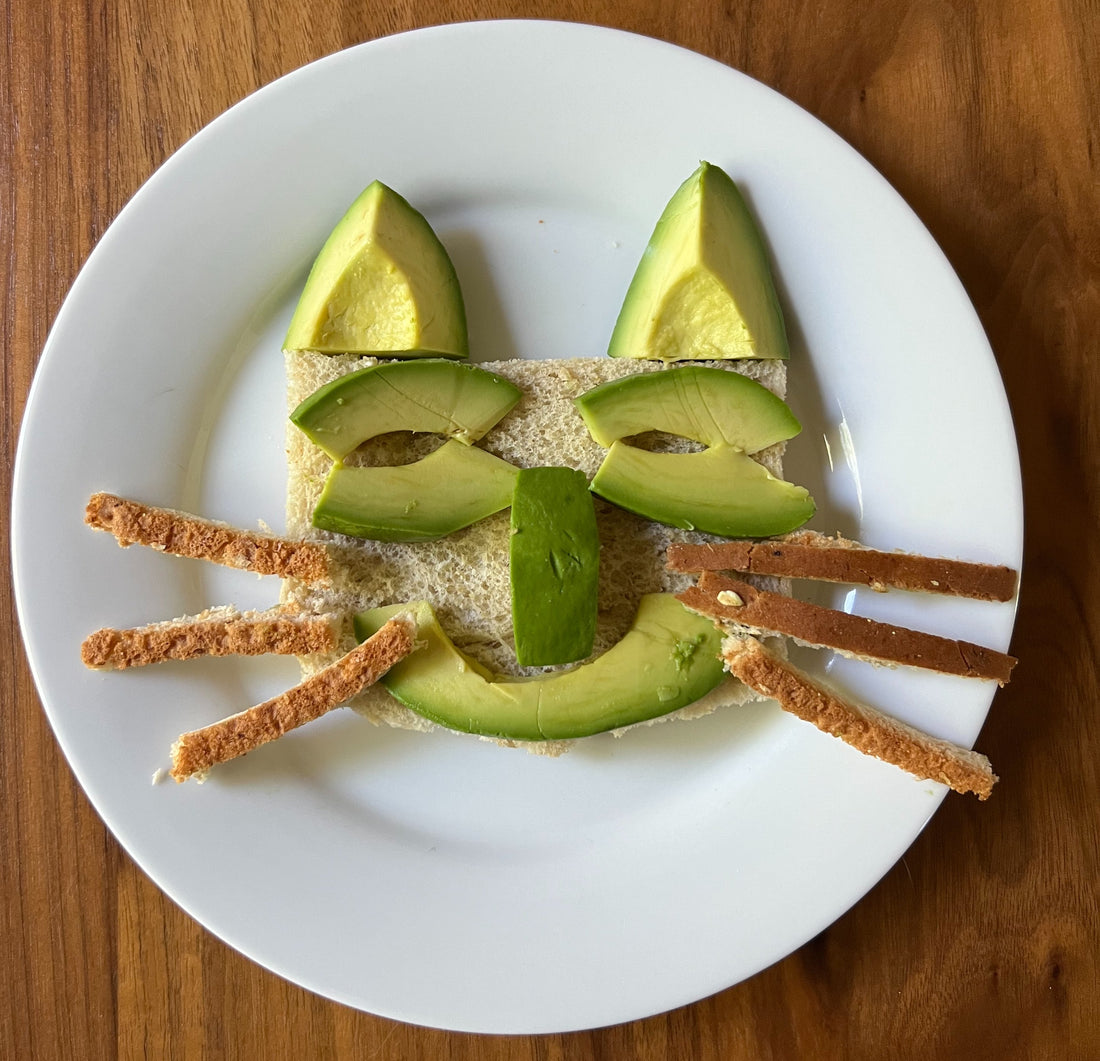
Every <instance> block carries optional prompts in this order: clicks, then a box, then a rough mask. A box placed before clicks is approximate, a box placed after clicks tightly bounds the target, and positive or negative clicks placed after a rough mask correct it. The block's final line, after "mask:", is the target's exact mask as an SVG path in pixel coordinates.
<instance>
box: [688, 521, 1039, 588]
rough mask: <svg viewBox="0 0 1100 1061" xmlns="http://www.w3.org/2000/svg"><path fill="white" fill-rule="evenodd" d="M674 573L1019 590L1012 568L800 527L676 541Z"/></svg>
mask: <svg viewBox="0 0 1100 1061" xmlns="http://www.w3.org/2000/svg"><path fill="white" fill-rule="evenodd" d="M667 559H668V566H669V568H670V569H671V570H673V571H681V572H695V571H742V572H746V573H751V574H760V575H780V576H785V577H787V578H810V579H816V580H818V581H821V582H844V583H850V584H854V585H861V586H870V587H871V588H872V589H875V590H880V591H881V590H885V589H887V588H888V587H892V588H894V589H906V590H913V591H915V592H918V593H944V594H949V595H951V596H955V597H972V598H974V599H975V600H987V601H1007V600H1011V599H1012V597H1013V595H1014V594H1015V592H1016V581H1017V577H1016V572H1015V571H1013V570H1012V568H1010V567H999V566H995V565H992V564H975V563H970V562H969V561H966V560H947V559H944V558H942V557H934V556H918V555H916V554H915V553H902V552H878V551H876V550H874V549H867V548H864V547H863V546H862V545H860V544H859V543H858V542H853V541H849V540H848V539H846V538H828V537H826V536H825V535H823V534H818V533H817V532H815V531H800V532H798V533H796V534H791V535H788V536H787V537H785V538H777V539H774V540H771V541H757V542H754V541H732V542H719V543H715V544H712V545H688V544H674V545H670V546H669V548H668V557H667Z"/></svg>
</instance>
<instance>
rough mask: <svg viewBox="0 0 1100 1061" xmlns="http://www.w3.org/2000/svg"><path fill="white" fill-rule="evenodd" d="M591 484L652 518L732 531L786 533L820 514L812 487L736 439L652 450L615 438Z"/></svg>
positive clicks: (746, 534) (739, 533) (683, 525)
mask: <svg viewBox="0 0 1100 1061" xmlns="http://www.w3.org/2000/svg"><path fill="white" fill-rule="evenodd" d="M591 489H592V492H593V493H595V494H599V495H600V497H602V498H604V500H606V501H610V502H611V503H612V504H613V505H618V506H619V507H620V508H625V509H626V510H627V511H628V512H636V513H637V514H638V515H639V516H645V517H646V519H652V520H656V521H657V522H658V523H667V524H668V525H669V526H672V527H681V528H683V529H685V530H699V531H705V532H706V533H708V534H720V535H722V536H723V537H726V538H766V537H770V536H771V535H773V534H786V533H787V532H788V531H792V530H794V529H795V528H796V527H801V526H802V524H803V523H805V522H806V521H807V520H808V519H809V518H810V517H811V516H812V515H813V514H814V502H813V498H811V497H810V495H809V492H808V491H807V490H805V489H804V488H803V487H801V486H795V485H794V484H793V483H788V482H785V481H784V480H782V479H776V478H775V476H773V475H772V474H771V473H770V472H769V471H768V470H767V468H765V467H764V466H763V465H762V464H758V463H757V462H756V461H754V460H753V459H752V458H751V457H748V456H746V455H745V454H744V453H742V452H740V450H736V449H732V448H731V447H729V446H711V447H710V448H709V449H705V450H701V451H699V452H698V453H651V452H650V451H648V450H643V449H637V448H636V447H634V446H628V445H626V444H625V443H623V442H616V443H614V445H612V447H611V449H610V450H609V451H608V454H607V456H606V457H605V458H604V461H603V464H601V465H600V469H599V471H597V472H596V475H595V478H593V480H592V487H591Z"/></svg>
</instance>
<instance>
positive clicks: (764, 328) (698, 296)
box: [607, 162, 790, 361]
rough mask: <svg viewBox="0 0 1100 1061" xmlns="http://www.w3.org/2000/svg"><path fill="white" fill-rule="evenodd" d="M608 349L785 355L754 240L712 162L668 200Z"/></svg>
mask: <svg viewBox="0 0 1100 1061" xmlns="http://www.w3.org/2000/svg"><path fill="white" fill-rule="evenodd" d="M607 352H608V354H609V355H610V356H611V357H639V358H649V359H657V360H662V361H682V360H692V359H695V360H711V361H714V360H721V359H726V358H742V357H751V358H786V357H788V356H789V354H790V349H789V346H788V343H787V333H786V329H785V328H784V325H783V313H782V310H781V308H780V305H779V297H778V294H777V293H776V289H775V282H774V280H773V279H772V273H771V268H770V266H769V264H768V258H767V253H766V251H765V249H764V243H763V240H762V239H761V236H760V233H759V231H758V229H757V227H756V223H755V221H754V220H753V218H752V215H751V214H750V212H749V209H748V207H747V205H746V204H745V201H744V199H743V198H742V196H741V193H740V192H739V191H738V189H737V185H736V184H734V182H733V181H732V180H730V178H729V177H728V176H727V175H726V174H725V173H724V172H723V171H722V170H721V169H719V168H718V167H717V166H712V165H710V164H709V163H706V162H704V163H702V164H701V165H700V167H699V168H698V169H697V170H696V171H695V173H693V174H692V175H691V177H689V178H688V179H687V180H686V181H685V182H684V183H683V184H682V185H681V186H680V188H679V189H678V190H677V192H676V194H675V195H673V197H672V199H671V200H669V203H668V206H667V207H665V210H664V213H662V215H661V217H660V220H659V221H658V222H657V227H656V228H655V229H654V231H653V235H652V236H651V237H650V240H649V244H648V246H647V247H646V249H645V252H644V253H643V255H642V260H641V262H640V264H639V265H638V269H637V272H636V273H635V274H634V278H633V280H632V281H631V283H630V287H629V288H628V289H627V293H626V297H625V299H624V300H623V306H622V309H621V310H620V312H619V317H618V320H617V321H616V324H615V329H614V331H613V332H612V335H611V342H610V345H609V347H608V351H607Z"/></svg>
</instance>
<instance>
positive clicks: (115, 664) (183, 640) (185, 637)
mask: <svg viewBox="0 0 1100 1061" xmlns="http://www.w3.org/2000/svg"><path fill="white" fill-rule="evenodd" d="M336 644H337V617H336V616H332V615H295V614H293V613H291V612H288V610H287V609H285V608H281V607H280V608H272V609H270V610H269V611H266V612H238V611H237V610H236V609H235V608H216V609H210V610H209V611H206V612H203V613H202V614H201V615H195V616H184V617H181V618H179V619H172V620H170V621H169V622H160V623H150V624H148V625H147V626H138V627H130V628H128V629H124V630H116V629H113V628H110V627H107V628H104V629H102V630H97V631H95V633H93V634H90V635H89V636H88V637H87V638H85V640H84V642H83V644H82V645H81V646H80V658H81V659H82V660H83V662H84V666H86V667H90V668H92V669H93V670H125V669H126V668H127V667H145V666H149V665H150V664H154V663H164V662H166V661H168V660H187V659H196V658H197V657H199V656H261V655H266V654H268V653H274V654H277V655H287V656H302V655H310V654H312V653H315V652H331V651H332V650H333V649H334V648H336Z"/></svg>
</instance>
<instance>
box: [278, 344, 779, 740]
mask: <svg viewBox="0 0 1100 1061" xmlns="http://www.w3.org/2000/svg"><path fill="white" fill-rule="evenodd" d="M376 363H377V361H376V360H375V359H373V358H368V357H358V356H356V355H351V354H348V355H323V354H308V353H305V354H303V353H288V354H287V355H286V368H287V384H288V387H287V400H288V409H290V410H293V409H294V408H295V407H296V406H297V405H298V403H299V402H301V401H302V400H303V399H304V398H306V397H308V396H309V395H310V394H312V393H313V392H314V391H315V390H316V389H317V388H318V387H320V386H322V385H323V384H325V383H328V382H330V381H331V380H333V379H336V378H337V377H339V376H342V375H344V374H346V373H348V372H351V371H354V370H356V369H359V368H364V367H367V366H368V365H372V364H376ZM710 364H711V366H712V367H717V368H722V369H726V370H728V371H736V372H741V373H743V374H744V375H747V376H749V377H751V378H753V379H756V380H757V381H758V382H760V383H761V384H763V385H764V386H765V387H767V388H768V389H769V390H771V391H773V392H774V393H776V394H778V395H779V396H780V397H783V396H784V394H785V391H786V364H785V363H784V362H782V361H742V362H723V363H716V362H714V363H710ZM477 367H479V368H483V369H485V370H487V371H489V372H494V373H496V374H498V375H500V376H504V377H506V378H507V379H509V380H511V381H512V382H514V383H515V384H516V385H517V386H519V387H520V388H521V389H522V391H523V397H522V398H521V400H520V402H519V403H518V404H517V405H516V407H515V408H514V409H513V410H512V411H511V412H510V413H509V414H508V415H507V416H505V417H504V419H503V420H501V422H500V423H499V424H497V425H496V427H494V428H493V429H492V430H491V431H489V432H488V434H486V436H485V437H484V439H482V440H481V441H480V442H479V443H478V445H480V446H483V447H484V448H485V449H486V450H488V451H489V452H491V453H494V454H496V455H497V456H499V457H502V458H503V459H504V460H507V461H510V462H512V463H513V464H515V465H517V466H520V467H536V466H540V465H564V466H567V467H570V468H576V469H579V470H581V471H583V472H584V473H585V475H587V476H588V477H589V478H591V477H592V476H593V475H595V473H596V470H597V469H598V468H599V465H600V463H601V461H602V460H603V458H604V455H605V454H606V452H607V451H606V450H605V449H604V448H603V447H602V446H600V445H598V444H597V443H596V442H594V441H593V440H592V438H591V437H590V436H589V434H588V431H587V429H586V427H585V425H584V421H583V420H582V419H581V417H580V414H579V413H578V412H577V411H576V409H575V407H574V406H573V399H574V398H576V397H578V396H579V395H581V394H583V393H584V392H585V391H587V390H589V389H590V388H592V387H595V386H597V385H598V384H601V383H605V382H607V381H609V380H612V379H620V378H622V377H624V376H629V375H634V374H636V373H641V372H660V371H665V370H666V369H665V367H664V366H663V365H661V364H659V363H655V362H648V361H642V362H640V361H633V360H628V359H615V358H606V357H601V358H576V359H563V360H554V361H524V360H514V361H496V362H486V363H483V364H480V365H478V366H477ZM639 441H641V442H642V443H643V444H652V445H659V446H663V447H665V448H670V449H672V448H677V447H679V448H681V449H685V448H696V447H694V444H692V443H688V442H687V441H686V440H680V441H679V442H678V443H677V442H675V441H671V442H670V440H668V439H665V438H661V439H641V440H639ZM438 444H439V440H438V438H435V437H432V436H413V435H410V434H407V433H405V434H395V435H388V436H381V437H380V438H377V439H374V440H372V441H371V442H369V443H367V444H366V445H365V446H364V447H361V448H360V450H359V451H357V452H356V453H355V454H353V455H352V456H351V457H349V458H348V459H347V460H346V461H345V463H347V464H354V463H360V464H374V465H384V464H403V463H407V462H408V461H410V460H412V459H416V458H418V457H420V456H423V455H424V454H425V453H426V452H428V450H429V449H430V448H432V447H434V446H436V445H438ZM783 449H784V444H783V443H780V444H778V445H776V446H772V447H770V448H769V449H768V450H766V451H764V452H762V453H761V454H758V455H757V458H758V459H759V460H760V462H761V463H762V464H764V466H765V467H767V468H768V469H769V471H771V472H772V473H773V474H775V475H781V474H782V454H783ZM287 464H288V496H287V533H288V534H290V535H292V536H294V537H300V538H302V539H306V540H312V541H316V542H323V543H325V545H326V546H327V548H328V552H329V555H330V556H331V557H332V561H333V565H332V582H331V584H330V585H324V586H309V585H306V584H304V583H303V582H302V581H300V580H298V579H294V578H291V579H289V580H287V581H286V582H285V583H284V594H283V599H284V600H288V601H293V602H294V603H296V604H298V605H299V606H300V607H301V608H302V609H303V610H304V611H308V612H330V611H341V612H355V611H358V610H361V609H365V608H373V607H378V606H381V605H386V604H397V603H402V602H405V601H411V600H427V601H429V602H430V603H431V604H432V605H433V607H434V608H435V610H436V614H437V615H438V617H439V620H440V622H441V624H442V625H443V627H444V629H445V630H446V631H447V632H448V634H450V635H451V637H452V638H453V639H454V641H455V643H456V644H457V645H458V647H459V648H460V649H461V650H462V651H464V652H467V653H469V654H470V655H471V656H473V657H474V658H476V659H477V660H478V661H479V662H480V663H482V664H484V665H485V666H486V667H488V668H489V669H490V670H491V671H493V672H495V673H500V674H512V675H517V674H534V673H540V671H538V670H532V669H527V670H524V669H522V668H519V667H518V666H517V664H516V662H515V653H514V645H513V641H512V617H511V597H510V587H509V571H508V538H509V514H508V512H506V511H505V512H501V513H498V514H497V515H495V516H490V517H489V518H488V519H485V520H482V521H481V522H480V523H475V524H474V525H473V526H471V527H467V528H466V529H465V530H461V531H459V532H457V533H456V534H452V535H450V536H448V537H446V538H443V539H440V540H438V541H434V542H422V543H415V544H400V543H386V542H374V541H363V540H359V539H355V538H348V537H344V536H341V535H337V534H332V533H329V532H325V531H320V530H317V529H316V528H314V527H313V526H312V525H311V522H310V521H311V516H312V513H313V508H314V506H315V505H316V503H317V499H318V497H319V496H320V492H321V488H322V486H323V485H324V481H325V478H326V476H327V474H328V472H329V469H330V468H331V466H332V461H331V460H330V458H328V457H327V456H326V455H325V454H324V453H323V452H322V451H321V450H320V449H318V448H317V447H316V446H315V445H313V443H311V442H310V441H309V439H308V438H307V437H306V436H305V435H304V434H303V433H302V432H301V431H299V430H298V429H297V428H296V427H294V425H293V424H289V423H288V432H287ZM596 510H597V521H598V524H599V529H600V543H601V552H600V577H599V618H598V626H597V632H596V643H595V648H594V651H593V656H596V655H599V654H601V653H603V652H604V651H606V650H607V649H608V648H610V647H611V646H612V645H613V644H615V643H616V642H617V641H618V640H619V639H620V638H621V637H622V636H623V634H624V633H625V632H626V631H627V629H628V628H629V627H630V624H631V622H632V621H633V619H634V615H635V612H636V611H637V606H638V601H639V599H640V597H641V596H642V595H643V594H645V593H653V592H675V591H677V590H680V589H683V588H685V587H686V586H687V585H688V584H689V581H690V580H689V579H688V578H687V577H686V576H683V575H680V574H677V573H675V572H670V571H669V570H668V569H667V567H666V566H665V563H664V554H665V550H666V549H667V547H668V546H669V544H670V543H672V542H694V543H700V542H707V541H715V540H717V539H715V538H713V537H712V536H709V535H705V534H701V533H698V532H692V531H684V530H677V529H675V528H672V527H666V526H662V525H660V524H656V523H652V522H650V521H648V520H645V519H642V518H640V517H638V516H634V515H632V514H631V513H629V512H625V511H623V510H622V509H619V508H616V507H615V506H613V505H610V504H607V503H605V502H603V501H601V500H600V499H599V498H596ZM764 584H767V585H769V586H770V587H771V588H772V589H775V590H781V589H783V583H781V582H780V581H779V580H775V579H769V580H765V583H764ZM317 665H318V661H317V660H314V659H306V660H304V661H303V668H304V671H305V673H307V674H308V673H310V672H311V671H312V669H313V668H315V667H316V666H317ZM756 698H757V697H756V694H754V693H752V692H751V691H750V690H748V689H746V688H745V687H744V686H742V685H741V684H740V683H739V682H737V681H734V680H732V679H731V680H729V681H727V682H726V683H724V684H723V685H722V686H720V687H719V688H718V689H716V690H715V691H714V692H713V693H711V694H710V695H709V696H708V697H706V698H705V699H704V700H702V701H699V702H698V703H696V704H693V705H691V706H689V707H687V708H684V709H682V711H680V712H677V713H676V714H677V715H678V716H679V717H694V716H697V715H699V714H701V713H704V712H705V711H707V710H713V709H714V708H716V707H718V706H720V705H723V704H731V703H743V702H745V701H746V700H750V699H756ZM353 706H355V707H356V708H357V709H358V710H360V711H361V712H362V713H364V714H365V715H367V716H368V717H369V718H371V719H372V720H374V721H376V722H387V723H389V724H391V725H397V726H404V727H410V728H415V729H430V728H433V724H432V723H430V722H428V721H427V720H425V719H423V718H421V717H420V716H418V715H415V714H414V713H413V712H411V711H409V710H408V709H407V708H405V707H403V706H401V705H400V704H399V703H398V702H397V701H396V700H394V699H393V698H392V697H390V696H389V695H388V694H387V693H386V691H385V689H384V688H381V687H379V688H373V689H369V690H366V691H365V692H364V693H363V694H362V695H360V696H358V697H356V698H355V699H354V700H353ZM531 750H535V751H543V752H557V751H560V750H561V745H560V744H558V743H551V742H547V743H545V744H538V745H534V746H532V748H531Z"/></svg>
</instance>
